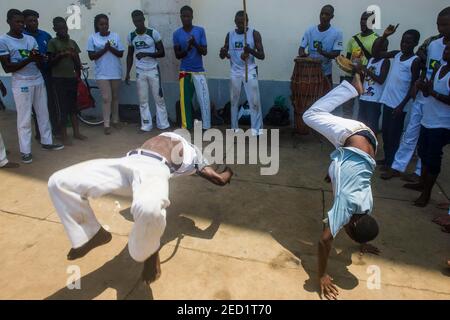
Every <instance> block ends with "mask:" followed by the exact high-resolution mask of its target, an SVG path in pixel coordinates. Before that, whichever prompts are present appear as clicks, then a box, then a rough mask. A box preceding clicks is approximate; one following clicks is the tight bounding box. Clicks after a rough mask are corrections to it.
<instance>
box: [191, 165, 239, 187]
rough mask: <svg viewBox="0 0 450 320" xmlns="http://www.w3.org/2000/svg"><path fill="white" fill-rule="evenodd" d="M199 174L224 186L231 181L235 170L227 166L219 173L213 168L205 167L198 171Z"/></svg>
mask: <svg viewBox="0 0 450 320" xmlns="http://www.w3.org/2000/svg"><path fill="white" fill-rule="evenodd" d="M198 175H199V176H200V177H202V178H203V179H206V180H208V181H209V182H212V183H214V184H215V185H218V186H221V187H223V186H226V185H227V184H229V183H230V182H231V177H232V176H233V171H232V170H231V169H230V168H228V167H227V168H226V170H225V171H224V172H223V173H217V172H216V171H215V170H214V169H213V168H211V167H205V168H204V169H203V170H201V171H199V172H198Z"/></svg>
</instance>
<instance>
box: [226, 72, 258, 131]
mask: <svg viewBox="0 0 450 320" xmlns="http://www.w3.org/2000/svg"><path fill="white" fill-rule="evenodd" d="M242 84H244V89H245V94H246V95H247V100H248V104H249V107H250V117H251V122H252V133H253V134H255V135H258V134H260V133H261V130H262V129H263V118H262V110H261V109H262V108H261V98H260V94H259V85H258V74H257V72H256V70H253V71H250V72H249V74H248V82H245V75H233V74H232V75H231V128H232V129H239V119H238V114H239V109H238V108H239V99H240V97H241V89H242Z"/></svg>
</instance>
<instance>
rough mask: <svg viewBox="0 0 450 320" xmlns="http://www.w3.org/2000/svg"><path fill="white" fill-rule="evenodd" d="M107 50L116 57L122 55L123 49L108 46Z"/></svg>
mask: <svg viewBox="0 0 450 320" xmlns="http://www.w3.org/2000/svg"><path fill="white" fill-rule="evenodd" d="M109 51H110V52H111V53H112V54H113V55H115V56H116V57H118V58H122V57H123V51H120V50H117V49H116V48H114V47H109Z"/></svg>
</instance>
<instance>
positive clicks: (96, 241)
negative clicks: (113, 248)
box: [67, 227, 112, 261]
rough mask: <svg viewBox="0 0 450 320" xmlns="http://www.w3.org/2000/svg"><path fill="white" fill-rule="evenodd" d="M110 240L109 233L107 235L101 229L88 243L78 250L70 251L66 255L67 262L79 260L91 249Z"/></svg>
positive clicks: (106, 232)
mask: <svg viewBox="0 0 450 320" xmlns="http://www.w3.org/2000/svg"><path fill="white" fill-rule="evenodd" d="M111 239H112V236H111V233H109V232H108V231H106V230H105V229H103V227H102V228H100V230H99V231H98V232H97V234H96V235H95V236H94V237H93V238H92V239H91V240H89V242H88V243H86V244H85V245H83V246H82V247H80V248H77V249H71V250H70V251H69V253H68V254H67V260H69V261H73V260H76V259H80V258H82V257H84V256H85V255H87V254H88V253H89V252H90V251H92V250H93V249H95V248H97V247H100V246H102V245H105V244H107V243H109V242H110V241H111Z"/></svg>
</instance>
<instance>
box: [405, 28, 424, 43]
mask: <svg viewBox="0 0 450 320" xmlns="http://www.w3.org/2000/svg"><path fill="white" fill-rule="evenodd" d="M403 35H410V36H411V37H413V39H414V41H415V42H416V43H419V41H420V32H419V31H417V30H415V29H409V30H407V31H405V33H404V34H403Z"/></svg>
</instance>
